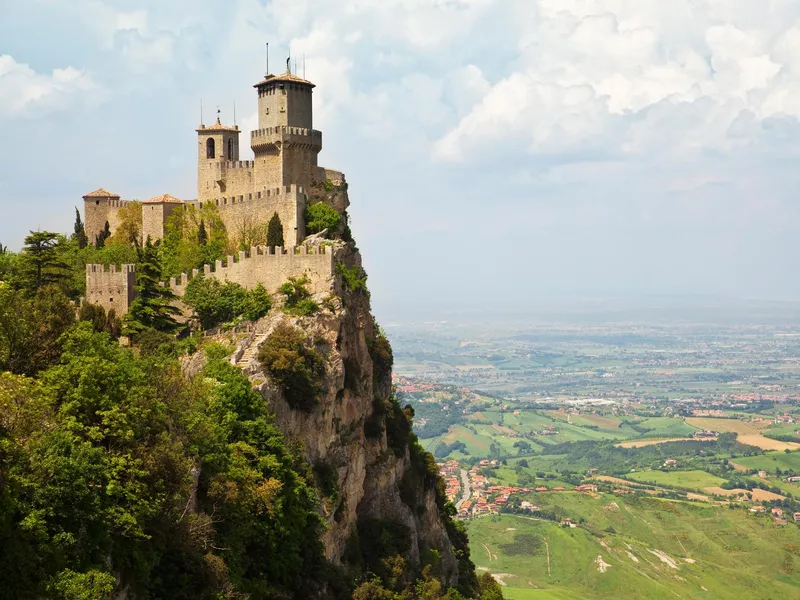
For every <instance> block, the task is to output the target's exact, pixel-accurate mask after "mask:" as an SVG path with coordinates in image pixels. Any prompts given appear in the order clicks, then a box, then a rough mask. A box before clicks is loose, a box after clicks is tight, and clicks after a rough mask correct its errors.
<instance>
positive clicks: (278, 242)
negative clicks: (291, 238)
mask: <svg viewBox="0 0 800 600" xmlns="http://www.w3.org/2000/svg"><path fill="white" fill-rule="evenodd" d="M283 244H284V242H283V223H281V218H280V217H279V216H278V213H277V212H276V213H275V214H273V215H272V218H271V219H270V220H269V224H268V225H267V246H270V247H272V246H280V247H283Z"/></svg>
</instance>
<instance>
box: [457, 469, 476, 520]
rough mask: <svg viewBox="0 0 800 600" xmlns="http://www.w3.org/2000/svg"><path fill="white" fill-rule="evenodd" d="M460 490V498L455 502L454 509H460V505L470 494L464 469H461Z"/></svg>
mask: <svg viewBox="0 0 800 600" xmlns="http://www.w3.org/2000/svg"><path fill="white" fill-rule="evenodd" d="M461 490H462V491H461V500H459V501H458V502H457V503H456V510H458V509H460V508H461V505H462V504H463V503H464V502H465V501H466V500H469V497H470V496H471V495H472V490H471V489H470V487H469V473H467V471H466V470H464V469H461Z"/></svg>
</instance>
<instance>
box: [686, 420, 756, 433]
mask: <svg viewBox="0 0 800 600" xmlns="http://www.w3.org/2000/svg"><path fill="white" fill-rule="evenodd" d="M686 422H687V423H688V424H689V425H691V426H692V427H696V428H697V429H707V430H710V431H722V432H726V431H727V432H731V433H738V434H740V435H757V434H758V433H759V432H760V431H761V430H762V429H763V428H764V426H763V425H761V424H759V423H746V422H744V421H740V420H739V419H713V418H698V417H690V418H688V419H686Z"/></svg>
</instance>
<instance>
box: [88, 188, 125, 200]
mask: <svg viewBox="0 0 800 600" xmlns="http://www.w3.org/2000/svg"><path fill="white" fill-rule="evenodd" d="M84 198H119V194H112V193H111V192H109V191H108V190H104V189H103V188H97V189H96V190H95V191H93V192H89V193H88V194H86V195H85V196H84Z"/></svg>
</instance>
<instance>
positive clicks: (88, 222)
mask: <svg viewBox="0 0 800 600" xmlns="http://www.w3.org/2000/svg"><path fill="white" fill-rule="evenodd" d="M130 203H131V200H120V199H119V196H113V195H109V196H104V197H103V196H84V201H83V223H84V231H85V232H86V236H87V237H88V238H89V243H90V244H94V241H95V239H96V238H97V236H98V235H99V234H100V232H101V231H103V229H105V226H106V222H108V226H109V229H110V230H111V232H112V233H113V232H114V231H115V230H116V228H117V227H119V209H120V208H123V207H125V206H128V205H129V204H130Z"/></svg>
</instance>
